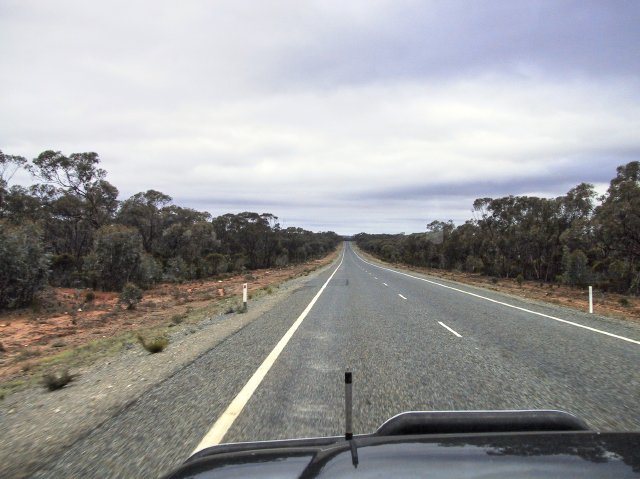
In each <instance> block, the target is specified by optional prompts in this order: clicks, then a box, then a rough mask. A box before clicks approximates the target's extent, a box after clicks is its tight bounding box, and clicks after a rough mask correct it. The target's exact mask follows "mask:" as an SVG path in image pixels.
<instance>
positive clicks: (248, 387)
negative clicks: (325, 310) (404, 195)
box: [191, 248, 346, 455]
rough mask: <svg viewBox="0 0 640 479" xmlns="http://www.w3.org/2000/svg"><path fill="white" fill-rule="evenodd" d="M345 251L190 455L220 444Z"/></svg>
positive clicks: (317, 296)
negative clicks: (302, 309) (305, 305)
mask: <svg viewBox="0 0 640 479" xmlns="http://www.w3.org/2000/svg"><path fill="white" fill-rule="evenodd" d="M345 250H346V248H345ZM345 250H343V252H342V259H341V260H340V264H338V266H337V268H336V269H335V270H334V272H333V273H331V276H329V279H327V281H326V282H325V283H324V285H322V288H320V291H318V293H317V294H316V295H315V296H314V297H313V299H312V300H311V302H310V303H309V304H308V305H307V307H306V308H305V310H304V311H303V312H302V313H301V314H300V316H298V319H296V321H295V323H293V324H292V325H291V327H290V328H289V330H288V331H287V332H286V333H285V334H284V336H282V338H281V339H280V341H278V344H276V346H275V347H274V348H273V350H272V351H271V352H270V353H269V355H268V356H267V357H266V358H265V360H264V361H263V362H262V364H261V365H260V366H259V367H258V369H256V371H255V372H254V373H253V376H251V378H250V379H249V381H247V384H245V385H244V387H243V388H242V389H241V390H240V392H239V393H238V395H237V396H236V397H235V398H234V399H233V401H231V404H229V406H228V407H227V409H226V410H225V411H224V412H223V413H222V415H221V416H220V417H219V418H218V420H217V421H216V422H215V423H214V424H213V426H211V429H210V430H209V432H208V433H207V434H206V435H205V436H204V438H202V441H200V443H199V444H198V446H197V447H196V448H195V450H194V451H193V452H192V453H191V454H192V455H193V454H195V453H196V452H198V451H201V450H202V449H205V448H207V447H210V446H215V445H216V444H220V442H221V441H222V438H223V437H224V436H225V434H226V433H227V431H228V430H229V428H230V427H231V425H232V424H233V422H234V421H235V420H236V418H237V417H238V416H239V415H240V413H241V412H242V409H243V408H244V407H245V405H246V404H247V402H248V401H249V399H251V396H252V395H253V393H254V392H255V391H256V389H257V388H258V386H259V385H260V383H261V382H262V380H263V379H264V378H265V376H266V375H267V373H268V372H269V370H270V369H271V366H273V364H274V363H275V362H276V360H277V359H278V356H280V353H281V352H282V350H283V349H284V348H285V346H286V345H287V343H288V342H289V340H290V339H291V337H292V336H293V333H295V332H296V330H297V329H298V327H299V326H300V324H302V321H304V318H306V317H307V315H308V314H309V311H311V308H313V305H314V304H315V303H316V301H317V300H318V298H319V297H320V295H321V294H322V292H323V291H324V289H325V288H326V287H327V285H328V284H329V281H331V278H333V276H334V275H335V274H336V272H337V271H338V269H340V266H342V262H343V261H344V251H345Z"/></svg>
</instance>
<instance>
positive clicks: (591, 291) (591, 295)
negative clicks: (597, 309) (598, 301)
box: [589, 286, 593, 314]
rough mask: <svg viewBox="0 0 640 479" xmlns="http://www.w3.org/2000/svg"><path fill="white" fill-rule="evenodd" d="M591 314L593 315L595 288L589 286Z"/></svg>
mask: <svg viewBox="0 0 640 479" xmlns="http://www.w3.org/2000/svg"><path fill="white" fill-rule="evenodd" d="M589 314H593V286H589Z"/></svg>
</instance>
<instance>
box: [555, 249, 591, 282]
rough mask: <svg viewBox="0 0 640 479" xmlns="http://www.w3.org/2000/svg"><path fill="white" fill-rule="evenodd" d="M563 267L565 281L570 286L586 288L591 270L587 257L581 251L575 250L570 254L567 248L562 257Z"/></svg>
mask: <svg viewBox="0 0 640 479" xmlns="http://www.w3.org/2000/svg"><path fill="white" fill-rule="evenodd" d="M562 266H563V269H564V273H563V275H562V278H563V281H564V282H565V283H566V284H568V285H570V286H585V285H586V284H587V282H588V281H589V278H590V273H591V271H590V269H589V265H588V259H587V255H586V254H584V253H583V252H582V251H581V250H579V249H578V250H575V251H572V252H571V253H569V250H568V249H567V248H565V251H564V254H563V255H562Z"/></svg>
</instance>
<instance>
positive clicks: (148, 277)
mask: <svg viewBox="0 0 640 479" xmlns="http://www.w3.org/2000/svg"><path fill="white" fill-rule="evenodd" d="M136 280H137V283H138V284H139V285H140V286H142V287H143V288H145V289H146V288H150V287H151V286H153V285H154V284H157V283H159V282H160V281H162V264H160V262H159V261H158V260H156V259H155V258H154V257H153V256H151V255H150V254H147V253H144V254H143V255H142V260H141V262H140V269H139V270H138V274H137V276H136Z"/></svg>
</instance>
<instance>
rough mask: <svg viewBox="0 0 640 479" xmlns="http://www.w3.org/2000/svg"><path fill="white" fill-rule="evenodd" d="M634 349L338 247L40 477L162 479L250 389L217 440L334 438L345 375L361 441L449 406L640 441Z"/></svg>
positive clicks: (571, 320) (546, 308)
mask: <svg viewBox="0 0 640 479" xmlns="http://www.w3.org/2000/svg"><path fill="white" fill-rule="evenodd" d="M338 263H340V266H339V267H338ZM330 277H331V279H330V281H328V282H327V280H328V279H329V278H330ZM421 278H422V279H421ZM425 278H426V279H428V280H429V281H432V282H427V281H424V279H425ZM323 286H324V289H322V292H321V294H319V292H320V291H321V288H322V287H323ZM468 293H471V294H468ZM318 294H319V296H318ZM314 298H316V301H315V303H314V304H313V306H312V307H311V308H309V307H308V306H309V304H310V303H311V302H312V300H313V299H314ZM518 308H519V309H518ZM305 311H306V312H307V314H306V316H305V315H304V312H305ZM535 313H541V314H542V315H540V314H535ZM301 315H302V316H304V318H303V319H302V320H301V319H300V318H301ZM296 320H297V323H296ZM567 321H568V322H567ZM294 323H295V324H297V325H298V327H297V329H296V330H295V331H294V332H293V334H291V335H290V339H289V341H288V342H287V343H286V345H284V347H283V348H282V351H281V353H280V355H279V356H278V357H277V358H276V359H275V360H274V361H271V362H270V364H267V365H265V367H264V368H263V371H262V372H263V373H266V374H264V379H263V380H262V381H261V382H259V379H260V378H257V379H256V378H255V377H254V383H255V382H256V381H257V382H258V384H257V387H249V388H248V390H249V393H247V388H245V385H246V383H247V381H249V379H250V378H252V376H254V373H255V372H256V370H257V369H258V367H259V366H260V365H261V364H262V363H263V361H264V360H265V358H267V357H268V356H269V354H270V352H271V351H272V350H273V349H274V347H276V345H277V344H278V342H279V341H280V340H281V338H283V336H285V333H287V331H288V330H289V329H290V328H291V327H292V325H294ZM580 325H581V326H586V327H587V328H592V329H585V328H584V327H580ZM603 333H609V335H607V334H603ZM612 335H614V336H612ZM639 341H640V327H639V325H634V324H632V323H628V322H625V321H622V320H615V319H606V318H602V317H597V316H595V315H588V314H584V313H579V312H576V311H572V310H568V309H564V308H560V307H556V306H551V305H542V304H540V303H534V302H528V301H525V300H520V299H517V298H514V297H511V296H506V295H501V294H499V293H496V292H492V291H488V290H484V289H480V288H475V287H471V286H466V285H460V284H456V283H451V282H446V281H444V280H440V279H436V278H429V277H427V276H423V275H419V274H414V273H410V274H409V275H407V274H398V273H397V272H394V271H391V270H389V269H385V268H384V267H380V266H376V265H373V264H371V263H368V262H366V261H364V260H363V259H362V258H360V257H358V256H357V255H356V254H355V252H354V250H353V248H352V247H351V245H350V244H349V243H346V247H345V251H344V255H343V257H341V258H339V259H338V260H337V261H336V263H335V264H334V265H333V266H332V267H331V268H329V269H327V270H326V271H324V272H323V273H321V274H319V275H317V276H315V277H313V278H311V279H310V280H309V281H308V282H307V283H306V284H304V286H303V287H301V288H300V289H298V290H297V291H296V292H295V293H294V294H292V295H291V296H289V298H288V299H287V300H286V301H284V302H281V303H280V304H278V305H277V306H275V307H274V308H272V309H271V310H270V311H269V312H267V313H265V314H264V315H262V316H261V317H260V318H258V319H257V320H256V321H254V322H252V323H251V324H249V325H247V326H246V327H244V328H243V329H242V330H240V331H239V332H237V333H236V334H234V335H232V336H230V337H229V338H228V339H227V340H225V341H224V342H222V343H221V344H219V345H218V346H217V347H215V348H214V349H212V350H210V351H209V352H208V353H207V354H205V355H204V356H202V357H201V358H200V359H199V360H197V361H196V362H194V363H193V364H191V365H189V366H188V367H186V368H185V369H184V370H183V371H182V372H181V373H180V374H176V375H174V376H173V377H171V378H170V379H168V380H167V381H165V382H163V383H161V384H160V385H159V386H157V387H156V388H154V389H153V390H152V391H151V392H150V393H148V394H146V395H145V396H143V397H142V398H140V400H138V401H137V402H135V403H134V404H132V405H131V406H130V407H128V408H127V409H126V410H124V411H123V412H122V413H120V414H119V415H117V416H115V417H113V418H112V419H111V420H109V421H107V422H106V423H104V424H103V425H102V426H101V427H100V428H98V429H96V430H95V431H93V432H92V433H91V434H89V435H87V436H86V437H84V438H83V439H81V440H79V441H77V442H76V443H75V444H74V445H73V446H72V447H71V448H70V449H69V450H68V451H67V452H66V453H65V454H63V455H62V456H61V457H60V458H59V459H58V460H57V461H56V462H54V463H52V464H50V465H49V466H48V467H47V468H45V469H41V470H40V471H39V472H38V473H37V474H36V477H81V476H87V477H158V476H160V475H162V474H163V473H166V472H167V471H169V470H171V469H172V468H174V467H175V466H176V465H178V464H180V463H181V462H182V461H184V460H185V459H186V458H187V457H188V456H189V455H190V454H191V452H192V451H193V450H194V448H196V447H197V446H198V444H199V443H200V442H201V440H202V439H203V437H205V435H206V434H207V433H208V432H209V431H210V430H211V427H212V425H213V424H214V422H216V420H217V419H218V418H219V417H221V416H222V415H223V413H224V412H225V411H226V410H227V408H228V407H229V405H230V404H232V401H234V398H236V396H237V395H238V394H239V393H240V392H241V390H243V388H244V393H243V394H242V395H241V396H243V397H242V398H240V399H238V400H236V401H235V403H236V406H237V405H238V404H240V405H241V407H243V409H242V410H241V412H240V413H239V414H238V415H237V418H236V419H235V422H228V423H226V424H225V425H223V426H220V425H219V424H218V426H217V431H218V434H220V432H221V431H222V433H223V434H224V436H223V437H222V442H237V441H255V440H267V439H284V438H294V437H311V436H326V435H341V434H343V433H344V417H343V416H344V397H343V394H344V372H345V371H347V370H349V371H352V372H353V378H354V385H353V397H354V433H355V434H362V433H369V432H373V431H374V430H375V429H376V428H377V426H379V425H380V424H381V423H382V422H384V421H385V420H386V419H388V418H389V417H391V416H393V415H395V414H397V413H399V412H402V411H408V410H452V409H467V410H469V409H536V408H551V409H562V410H566V411H570V412H573V413H575V414H577V415H579V416H581V417H582V418H583V419H585V420H586V421H587V423H588V424H589V425H590V426H591V427H593V428H594V429H598V430H626V431H628V430H640V401H639V399H640V372H639V370H638V365H639V364H640V342H639ZM280 346H281V347H282V346H283V343H282V342H281V343H280ZM272 359H273V358H272ZM258 376H260V374H258ZM253 386H256V384H254V385H253Z"/></svg>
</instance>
